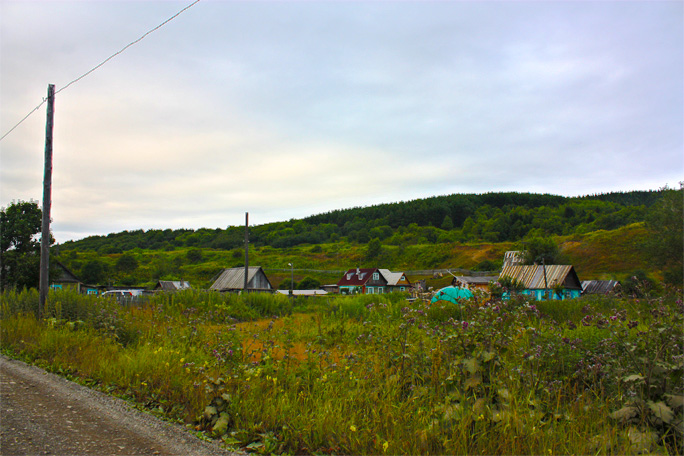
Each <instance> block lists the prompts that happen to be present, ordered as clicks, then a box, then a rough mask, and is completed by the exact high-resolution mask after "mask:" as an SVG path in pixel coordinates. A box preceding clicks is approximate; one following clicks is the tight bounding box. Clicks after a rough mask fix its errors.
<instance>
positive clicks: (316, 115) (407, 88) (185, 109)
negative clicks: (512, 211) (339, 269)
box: [0, 0, 684, 243]
mask: <svg viewBox="0 0 684 456" xmlns="http://www.w3.org/2000/svg"><path fill="white" fill-rule="evenodd" d="M191 3H192V0H187V1H183V2H177V1H142V0H128V1H99V0H90V1H47V0H43V1H30V0H22V1H13V0H0V135H4V134H6V133H7V132H8V131H9V130H10V129H11V128H12V127H14V126H15V125H16V124H17V122H19V121H20V120H21V119H22V118H23V117H24V116H25V115H26V114H28V113H29V112H30V111H31V110H32V109H34V108H35V107H36V106H38V105H39V104H40V103H41V102H42V100H43V99H44V98H45V97H46V96H47V87H48V84H54V85H55V88H56V90H57V91H58V93H57V95H56V96H55V114H54V133H53V135H54V136H53V177H52V207H51V217H52V231H53V235H54V237H55V238H56V240H57V242H60V243H61V242H65V241H67V240H76V239H82V238H84V237H87V236H90V235H106V234H108V233H114V232H120V231H124V230H137V229H144V230H148V229H167V228H171V229H178V228H190V229H198V228H203V227H204V228H225V227H227V226H239V225H243V224H244V222H245V213H246V212H249V222H250V224H252V225H262V224H265V223H270V222H275V221H283V220H290V219H294V218H303V217H306V216H309V215H313V214H318V213H322V212H328V211H332V210H336V209H344V208H350V207H359V206H370V205H375V204H381V203H390V202H397V201H409V200H413V199H417V198H427V197H430V196H437V195H448V194H452V193H485V192H499V191H516V192H534V193H550V194H556V195H565V196H582V195H588V194H594V193H603V192H612V191H630V190H657V189H659V188H661V187H663V186H665V185H668V186H670V187H677V186H678V182H680V181H682V180H684V147H683V146H684V82H683V81H684V35H683V29H684V2H681V1H631V2H627V1H541V0H538V1H530V2H523V1H510V2H502V1H496V2H494V1H406V0H404V1H380V0H377V1H342V0H338V1H323V0H320V1H316V0H308V1H304V0H300V1H261V0H258V1H235V0H234V1H222V0H202V1H200V2H199V3H196V4H194V5H193V6H192V7H190V8H189V9H187V10H185V11H184V12H183V13H182V14H180V15H178V16H177V17H175V18H174V19H173V20H171V21H170V22H168V23H166V24H165V25H164V26H162V27H161V28H159V29H157V30H156V31H154V32H153V33H150V34H149V35H147V36H145V38H144V39H142V40H141V41H139V42H137V43H135V44H133V45H131V46H130V47H128V48H126V49H125V50H124V51H123V52H121V53H120V54H118V55H116V56H115V57H113V58H112V59H111V60H109V61H108V62H107V63H106V64H104V65H103V66H101V67H100V68H98V69H97V70H95V71H93V72H92V73H90V74H88V75H86V76H85V77H83V78H82V79H80V80H78V81H77V82H74V83H73V84H71V85H69V83H70V82H71V81H74V80H75V79H77V78H79V77H80V76H82V75H84V74H86V73H87V72H88V71H89V70H91V69H93V68H94V67H96V66H97V65H98V64H100V63H101V62H103V61H104V60H105V59H107V58H108V57H110V56H112V55H114V54H115V53H117V52H118V51H120V50H122V49H123V48H124V47H125V46H126V45H128V44H130V43H132V42H134V41H135V40H137V39H139V38H140V37H142V36H143V35H144V34H145V33H146V32H148V31H150V30H152V29H154V28H155V27H157V26H159V25H160V24H162V23H163V22H164V21H166V20H167V19H169V18H171V17H173V16H174V15H175V14H176V13H178V12H179V11H180V10H182V9H183V8H185V7H186V6H188V5H190V4H191ZM62 89H63V90H62ZM46 107H47V104H43V105H42V106H41V107H40V108H39V109H38V110H36V111H35V112H34V113H33V114H32V115H31V116H29V117H28V118H27V119H26V120H25V121H24V122H23V123H21V124H20V125H18V126H17V127H16V128H15V129H14V130H12V131H11V133H10V134H8V135H7V136H6V137H5V138H4V139H2V140H1V141H0V206H2V207H6V206H7V205H8V204H10V203H12V202H13V201H20V200H21V201H29V200H36V201H40V200H41V199H42V195H43V163H44V151H45V126H46Z"/></svg>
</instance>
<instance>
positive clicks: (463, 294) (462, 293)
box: [430, 287, 473, 304]
mask: <svg viewBox="0 0 684 456" xmlns="http://www.w3.org/2000/svg"><path fill="white" fill-rule="evenodd" d="M472 297H473V293H472V292H471V291H470V290H468V289H467V288H459V287H446V288H442V289H441V290H439V291H438V292H437V294H435V295H434V296H433V297H432V300H431V301H430V303H432V304H434V303H435V302H437V301H449V302H453V303H454V304H459V300H463V299H470V298H472Z"/></svg>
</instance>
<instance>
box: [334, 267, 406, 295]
mask: <svg viewBox="0 0 684 456" xmlns="http://www.w3.org/2000/svg"><path fill="white" fill-rule="evenodd" d="M337 288H338V289H339V292H340V294H356V293H360V294H383V293H391V292H393V291H408V289H409V288H411V282H409V280H408V279H407V278H406V274H404V273H403V272H391V271H390V270H389V269H378V268H365V269H359V268H356V269H350V270H348V271H347V272H346V273H345V274H344V276H342V278H341V279H340V280H339V281H338V282H337Z"/></svg>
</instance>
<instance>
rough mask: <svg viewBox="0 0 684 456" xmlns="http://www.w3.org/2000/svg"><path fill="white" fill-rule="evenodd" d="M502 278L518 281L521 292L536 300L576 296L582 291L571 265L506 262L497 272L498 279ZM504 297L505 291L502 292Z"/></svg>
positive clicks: (505, 295)
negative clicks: (498, 272)
mask: <svg viewBox="0 0 684 456" xmlns="http://www.w3.org/2000/svg"><path fill="white" fill-rule="evenodd" d="M503 278H508V279H512V280H514V281H516V282H518V283H519V284H520V285H521V286H522V287H523V290H522V291H521V292H520V293H521V294H523V295H528V296H532V297H534V299H536V300H538V301H540V300H542V299H572V298H578V297H579V296H580V294H581V293H582V283H581V282H580V280H579V277H577V273H576V272H575V268H574V267H573V266H571V265H559V264H547V265H542V264H533V265H515V264H506V265H504V267H503V270H502V271H501V274H499V280H501V279H503ZM506 297H507V293H504V298H506Z"/></svg>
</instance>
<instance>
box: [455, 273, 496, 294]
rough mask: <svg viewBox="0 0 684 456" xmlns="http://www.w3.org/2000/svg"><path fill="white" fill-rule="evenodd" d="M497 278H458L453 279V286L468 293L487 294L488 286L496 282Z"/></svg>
mask: <svg viewBox="0 0 684 456" xmlns="http://www.w3.org/2000/svg"><path fill="white" fill-rule="evenodd" d="M498 278H499V276H458V277H454V280H453V282H452V283H453V285H454V286H456V287H461V288H466V289H468V290H470V291H475V290H479V291H483V292H485V293H489V284H490V283H491V282H496V281H497V279H498Z"/></svg>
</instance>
